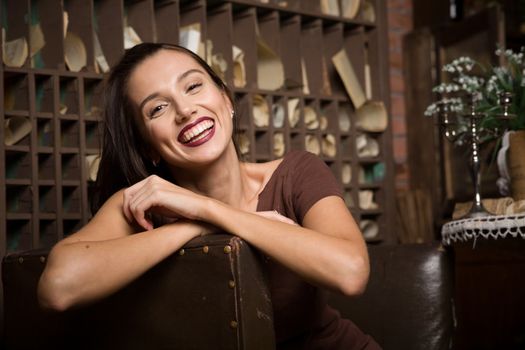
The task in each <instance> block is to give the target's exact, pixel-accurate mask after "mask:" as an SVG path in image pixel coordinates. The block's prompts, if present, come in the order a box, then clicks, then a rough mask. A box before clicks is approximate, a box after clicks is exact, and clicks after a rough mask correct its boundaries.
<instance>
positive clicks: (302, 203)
mask: <svg viewBox="0 0 525 350" xmlns="http://www.w3.org/2000/svg"><path fill="white" fill-rule="evenodd" d="M293 173H294V175H293V190H292V193H293V195H292V196H293V202H294V208H295V215H296V217H297V218H298V219H299V222H301V223H302V221H303V218H304V216H305V215H306V213H307V212H308V210H309V209H310V208H311V207H312V206H313V205H314V204H315V203H317V201H319V200H320V199H323V198H325V197H329V196H338V197H342V190H341V186H340V185H339V182H338V181H337V180H336V178H335V177H334V175H333V174H332V171H331V170H330V168H328V166H327V165H326V163H325V162H323V161H322V160H321V159H319V157H317V156H316V155H314V154H312V153H309V152H301V153H300V155H299V156H298V158H297V162H296V164H295V167H294V169H293Z"/></svg>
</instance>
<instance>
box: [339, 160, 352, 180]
mask: <svg viewBox="0 0 525 350" xmlns="http://www.w3.org/2000/svg"><path fill="white" fill-rule="evenodd" d="M341 181H342V182H343V183H344V184H345V185H348V184H349V183H350V181H352V166H351V165H350V164H349V163H343V165H342V166H341Z"/></svg>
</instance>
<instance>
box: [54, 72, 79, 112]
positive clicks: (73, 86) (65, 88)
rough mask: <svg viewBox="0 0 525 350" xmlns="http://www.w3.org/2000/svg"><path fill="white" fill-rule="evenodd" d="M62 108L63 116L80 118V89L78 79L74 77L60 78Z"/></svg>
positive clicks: (60, 109) (60, 108) (60, 107)
mask: <svg viewBox="0 0 525 350" xmlns="http://www.w3.org/2000/svg"><path fill="white" fill-rule="evenodd" d="M59 84H60V86H59V89H60V106H59V113H60V114H61V115H74V116H78V111H79V108H78V104H79V95H78V94H79V89H78V79H77V78H73V77H65V76H62V77H60V83H59Z"/></svg>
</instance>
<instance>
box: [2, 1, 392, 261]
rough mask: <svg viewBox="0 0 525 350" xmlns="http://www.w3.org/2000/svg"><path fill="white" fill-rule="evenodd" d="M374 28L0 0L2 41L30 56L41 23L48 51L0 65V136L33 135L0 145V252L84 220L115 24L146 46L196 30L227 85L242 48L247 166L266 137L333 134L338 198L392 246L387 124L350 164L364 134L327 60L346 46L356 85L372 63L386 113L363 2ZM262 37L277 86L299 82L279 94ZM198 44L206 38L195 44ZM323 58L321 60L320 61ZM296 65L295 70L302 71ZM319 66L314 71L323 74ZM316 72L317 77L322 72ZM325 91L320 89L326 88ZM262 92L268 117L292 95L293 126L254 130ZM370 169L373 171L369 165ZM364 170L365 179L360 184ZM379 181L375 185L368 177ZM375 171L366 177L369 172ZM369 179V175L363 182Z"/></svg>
mask: <svg viewBox="0 0 525 350" xmlns="http://www.w3.org/2000/svg"><path fill="white" fill-rule="evenodd" d="M372 3H373V5H374V8H375V12H376V21H375V22H374V23H370V22H365V21H363V20H359V19H357V20H349V19H345V18H342V17H337V16H330V15H323V14H322V13H321V7H320V6H321V5H320V2H319V1H314V0H311V1H299V0H288V1H255V0H252V1H248V0H235V1H234V0H232V1H212V0H209V1H205V0H197V1H176V0H174V1H169V0H168V1H154V0H134V1H126V0H93V1H90V0H89V1H86V0H61V1H56V0H2V6H1V7H0V11H1V16H0V18H1V19H2V28H4V29H5V32H6V36H5V38H6V39H5V40H6V42H8V41H11V40H14V39H17V38H25V39H26V40H27V42H28V45H29V51H31V45H32V41H31V40H30V32H31V28H32V26H34V25H35V24H38V23H39V24H40V27H41V29H42V33H43V35H44V38H45V46H44V47H43V48H42V49H40V50H39V51H38V52H37V53H36V54H35V55H34V56H33V57H32V58H28V59H27V60H26V61H25V63H24V64H23V65H22V66H21V67H8V66H6V65H5V64H3V65H2V67H1V68H0V69H1V75H2V77H3V80H2V82H1V84H0V89H1V90H2V92H3V96H4V98H3V99H2V100H1V102H0V125H1V126H2V128H0V139H1V140H4V139H5V132H6V130H5V128H4V127H3V126H4V125H5V121H6V120H8V119H9V118H13V117H23V118H26V119H27V120H28V121H29V122H30V123H31V132H30V133H29V134H28V135H27V136H25V137H24V138H23V139H21V140H20V141H18V142H17V143H16V144H14V145H10V146H7V145H6V144H5V143H4V142H1V143H0V169H2V171H1V172H0V213H1V214H2V215H1V217H0V253H1V254H2V256H3V255H5V254H7V253H10V252H14V251H20V250H26V249H33V248H42V247H50V246H51V245H52V244H53V243H55V242H56V241H57V240H59V239H61V238H63V237H64V236H66V235H68V234H71V233H72V232H74V231H75V230H77V229H78V228H79V227H81V226H82V225H84V224H85V223H87V221H88V220H89V219H90V211H89V194H90V188H91V186H92V183H91V182H90V181H89V176H88V169H87V165H86V161H85V159H86V156H88V155H93V154H97V153H99V152H100V149H99V147H100V126H101V120H102V119H101V115H100V109H99V108H100V107H101V101H102V86H103V79H104V76H105V75H104V73H101V72H100V69H99V68H98V67H97V63H96V58H95V51H96V50H95V47H96V41H97V38H98V40H99V42H100V47H101V49H102V51H103V53H104V56H105V58H106V61H107V63H108V64H109V66H112V65H114V64H115V63H116V62H117V61H118V59H119V58H120V57H121V55H122V54H123V52H124V35H123V28H124V26H125V25H127V26H131V27H133V28H134V30H135V31H136V33H137V34H138V35H139V36H140V38H141V39H142V40H143V41H158V42H170V43H178V42H179V34H180V28H181V27H184V26H186V25H190V24H193V23H200V28H201V35H202V37H203V39H209V40H211V41H212V42H213V49H214V52H219V53H221V54H222V56H223V58H224V59H225V61H226V62H227V63H228V67H229V69H227V70H226V72H225V80H226V82H227V84H228V85H229V86H232V87H233V86H234V75H233V72H232V69H231V67H232V60H233V57H232V46H233V45H235V46H237V47H239V48H241V49H242V50H243V51H244V63H245V67H246V85H245V86H244V87H234V88H233V91H234V93H235V97H236V99H237V103H238V106H239V108H238V110H239V115H240V118H241V120H240V130H241V132H243V133H244V134H245V136H246V137H247V139H248V140H249V141H250V148H249V151H248V152H247V153H246V154H245V158H246V160H249V161H255V162H259V161H267V160H271V159H274V158H276V155H275V154H274V151H273V149H274V139H275V138H276V136H275V135H276V134H280V135H282V136H278V137H282V138H283V140H284V146H285V151H289V150H293V149H304V148H305V139H315V140H317V141H318V142H319V144H320V145H322V141H323V138H325V137H326V136H327V135H332V136H333V137H334V138H335V144H336V154H335V155H333V156H329V155H326V154H323V152H322V149H321V152H320V154H319V156H320V157H321V158H322V159H323V160H324V161H325V162H326V163H327V164H328V166H329V167H330V169H331V170H332V171H333V173H334V175H335V176H336V178H337V179H339V180H340V181H341V182H342V180H343V179H342V170H343V167H350V169H351V172H352V174H353V176H352V178H351V180H350V181H347V182H346V183H343V182H342V186H343V188H344V190H345V199H346V200H347V204H348V205H349V207H350V209H351V211H352V213H353V214H354V216H355V217H356V219H357V220H359V221H361V220H373V221H375V222H377V223H378V225H379V232H380V233H379V236H378V237H376V239H374V241H376V242H386V243H388V242H392V241H394V240H395V237H394V236H393V232H392V230H391V228H392V227H393V225H392V222H393V215H394V212H395V211H394V210H393V192H392V191H393V182H392V179H393V168H392V155H391V134H390V127H388V128H387V129H386V130H385V131H384V132H380V133H366V134H367V136H368V137H371V138H373V139H375V140H377V142H378V144H379V146H380V147H379V148H380V153H379V155H378V156H376V157H372V158H359V157H358V155H357V152H356V146H355V140H356V137H357V135H358V134H362V133H364V132H363V131H362V130H359V129H358V128H357V127H356V123H355V111H354V107H353V105H352V103H351V102H350V100H349V98H348V96H347V94H346V91H345V89H344V86H343V84H342V82H341V80H340V78H339V76H338V75H337V72H336V70H335V68H334V66H333V64H332V61H331V57H332V56H333V55H334V54H335V53H336V52H337V51H339V50H340V49H342V48H344V49H345V50H346V52H347V54H348V56H349V57H350V59H351V61H352V64H353V66H354V69H355V71H356V74H357V76H358V79H359V81H360V82H361V84H362V85H363V86H364V84H365V65H366V64H369V65H370V67H371V90H372V99H374V100H380V101H384V102H385V104H386V106H387V110H388V96H389V93H388V74H387V48H386V42H387V38H386V31H385V29H386V28H385V26H386V14H385V11H386V9H385V5H384V4H383V2H382V1H378V0H375V1H373V2H372ZM64 11H66V12H67V14H68V16H67V22H68V30H69V31H72V32H74V33H75V34H76V35H77V36H78V37H80V38H81V40H82V41H83V43H84V45H85V48H86V53H87V65H86V66H85V67H84V68H83V69H82V70H81V71H79V72H72V71H69V70H68V69H67V65H66V63H65V59H64V32H63V28H64V21H65V17H64ZM257 35H259V36H260V37H261V38H263V40H264V41H265V42H266V43H267V45H268V46H269V47H270V48H271V49H272V50H273V51H274V52H275V53H277V54H278V55H279V57H280V59H281V61H282V64H283V67H284V73H285V78H286V79H287V80H290V81H295V82H299V83H302V82H303V76H304V75H306V77H307V80H308V87H309V92H308V93H305V92H304V91H303V89H302V88H301V87H300V86H295V87H290V88H281V89H278V90H276V91H273V90H272V91H269V90H261V89H259V88H258V87H257V46H256V41H257V40H256V38H257ZM203 42H204V43H205V42H206V40H203ZM323 62H324V63H323ZM302 65H303V66H304V69H305V72H304V74H303V72H302V69H301V66H302ZM324 66H325V67H326V69H324V70H323V67H324ZM323 71H324V72H325V74H324V75H323ZM327 85H328V86H329V90H327ZM255 95H260V96H262V97H263V99H264V101H265V102H266V103H267V104H268V109H269V110H270V111H272V109H276V108H279V107H278V105H281V107H282V108H284V110H285V111H286V110H287V108H286V106H287V104H288V101H289V100H290V99H298V100H299V103H298V105H299V110H300V111H301V112H300V119H299V122H298V123H297V125H294V126H292V125H290V123H289V121H288V113H287V112H286V113H285V115H286V118H285V119H284V123H283V124H282V125H280V124H279V123H274V122H273V120H272V115H271V114H270V122H269V125H268V126H263V127H261V126H256V125H255V124H254V122H253V119H252V109H253V101H254V96H255ZM305 107H309V108H312V109H313V110H314V111H315V112H316V113H317V115H318V116H320V115H324V116H326V120H327V123H326V124H327V125H326V128H325V129H321V128H320V127H316V128H312V129H310V128H309V127H308V126H307V125H305V123H304V113H303V112H304V108H305ZM343 112H344V113H347V115H348V117H349V120H350V127H349V128H348V129H344V128H343V129H341V127H340V124H339V115H340V114H341V113H343ZM378 164H379V165H378ZM361 168H363V169H364V170H363V173H364V174H366V176H365V181H364V182H363V181H359V176H358V174H359V172H360V171H361V170H360V169H361ZM378 168H379V169H381V168H382V169H384V176H379V177H377V176H376V177H374V175H373V174H374V169H376V170H377V169H378ZM370 174H372V175H370ZM369 175H370V176H369ZM360 191H372V193H373V198H374V201H375V202H376V203H377V209H373V210H364V209H362V208H360V206H359V192H360Z"/></svg>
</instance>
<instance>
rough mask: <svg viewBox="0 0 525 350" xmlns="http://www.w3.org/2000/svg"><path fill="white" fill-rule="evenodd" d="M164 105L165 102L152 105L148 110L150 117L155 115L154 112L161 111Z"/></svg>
mask: <svg viewBox="0 0 525 350" xmlns="http://www.w3.org/2000/svg"><path fill="white" fill-rule="evenodd" d="M164 107H166V104H162V105H158V106H155V107H153V109H151V111H150V112H149V116H150V118H152V117H155V115H156V114H158V113H159V112H160V111H162V110H163V109H164Z"/></svg>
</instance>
